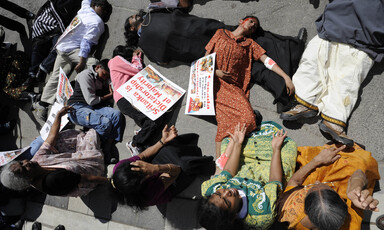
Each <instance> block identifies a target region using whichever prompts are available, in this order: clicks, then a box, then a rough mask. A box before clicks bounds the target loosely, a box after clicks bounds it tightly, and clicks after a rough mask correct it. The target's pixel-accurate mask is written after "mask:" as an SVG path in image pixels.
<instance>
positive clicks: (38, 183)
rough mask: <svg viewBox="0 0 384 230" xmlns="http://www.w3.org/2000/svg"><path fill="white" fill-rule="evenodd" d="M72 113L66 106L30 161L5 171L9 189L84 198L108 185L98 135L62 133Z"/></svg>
mask: <svg viewBox="0 0 384 230" xmlns="http://www.w3.org/2000/svg"><path fill="white" fill-rule="evenodd" d="M72 109H73V108H72V107H70V106H65V107H63V108H62V109H61V110H60V111H59V112H58V113H57V115H56V118H55V121H54V123H53V125H52V127H51V130H50V132H49V135H48V137H47V139H46V140H45V141H44V143H43V145H42V146H41V147H40V149H39V151H37V153H36V154H35V155H34V156H33V158H32V159H31V160H30V161H28V160H24V161H21V162H20V161H12V162H10V163H8V164H7V165H5V166H4V167H3V169H2V171H1V174H0V181H1V183H2V184H3V185H4V186H5V187H7V188H10V189H13V190H24V189H27V188H28V187H29V186H32V187H34V188H35V189H37V190H39V191H41V192H43V193H46V194H49V195H54V196H83V195H86V194H88V193H89V192H90V191H92V190H93V189H94V188H95V187H96V185H97V184H101V183H105V182H108V179H107V178H106V177H104V176H103V175H104V174H105V167H104V158H103V154H102V152H101V149H100V142H99V138H98V136H97V133H96V131H95V130H93V129H91V130H89V131H88V132H87V133H82V132H80V131H78V130H65V131H63V132H60V133H59V129H60V123H61V117H62V116H64V114H66V113H67V112H68V111H70V110H72Z"/></svg>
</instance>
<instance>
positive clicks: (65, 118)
mask: <svg viewBox="0 0 384 230" xmlns="http://www.w3.org/2000/svg"><path fill="white" fill-rule="evenodd" d="M63 107H64V105H63V104H59V103H57V102H55V104H53V106H52V108H51V111H50V113H49V116H48V119H47V121H46V122H45V124H44V126H43V128H41V130H40V135H41V138H43V140H45V139H47V137H48V134H49V131H50V130H51V127H52V125H53V122H54V121H55V118H56V115H57V113H58V112H59V111H60V109H61V108H63ZM68 122H69V121H68V115H67V114H65V115H64V116H62V117H61V124H60V130H62V129H63V128H64V126H65V125H66V124H68Z"/></svg>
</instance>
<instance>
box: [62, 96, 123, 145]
mask: <svg viewBox="0 0 384 230" xmlns="http://www.w3.org/2000/svg"><path fill="white" fill-rule="evenodd" d="M71 106H72V107H73V108H74V109H75V110H74V111H73V112H71V113H69V114H68V117H69V120H70V121H71V122H73V123H75V124H77V125H81V126H84V127H87V128H90V129H94V130H96V132H97V133H98V134H99V135H100V137H101V138H102V139H103V140H108V139H114V140H115V141H117V142H121V140H122V139H123V134H124V129H125V122H124V121H125V120H124V117H122V115H121V113H120V111H118V110H116V109H113V108H111V107H102V108H98V109H94V108H93V107H92V106H90V105H87V104H85V103H80V102H76V103H74V104H72V105H71Z"/></svg>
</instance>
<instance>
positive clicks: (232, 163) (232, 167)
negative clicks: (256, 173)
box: [223, 123, 247, 177]
mask: <svg viewBox="0 0 384 230" xmlns="http://www.w3.org/2000/svg"><path fill="white" fill-rule="evenodd" d="M246 130H247V127H246V126H245V124H244V125H243V127H241V128H240V123H239V124H237V125H236V127H235V132H234V133H233V134H232V133H229V132H228V133H229V135H231V138H232V141H233V151H232V153H231V154H230V155H229V158H228V161H227V163H226V164H225V166H224V169H223V170H224V171H227V172H229V173H230V174H231V175H232V176H233V177H234V176H235V175H236V174H237V172H238V171H239V162H240V154H241V146H242V144H243V141H244V137H245V131H246Z"/></svg>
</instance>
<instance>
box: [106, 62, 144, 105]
mask: <svg viewBox="0 0 384 230" xmlns="http://www.w3.org/2000/svg"><path fill="white" fill-rule="evenodd" d="M108 67H109V70H110V75H111V81H112V85H113V99H114V100H115V102H117V101H119V100H120V99H121V98H122V97H123V96H121V94H120V93H118V92H117V91H116V90H117V89H118V88H120V86H122V85H123V84H124V83H126V82H127V81H128V80H129V79H131V78H132V77H133V76H135V75H136V74H137V73H138V72H140V70H142V69H143V64H142V60H141V57H140V56H137V55H136V56H133V57H132V62H129V61H127V60H125V59H124V58H122V57H121V56H116V57H114V58H112V59H111V60H110V61H109V62H108Z"/></svg>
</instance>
